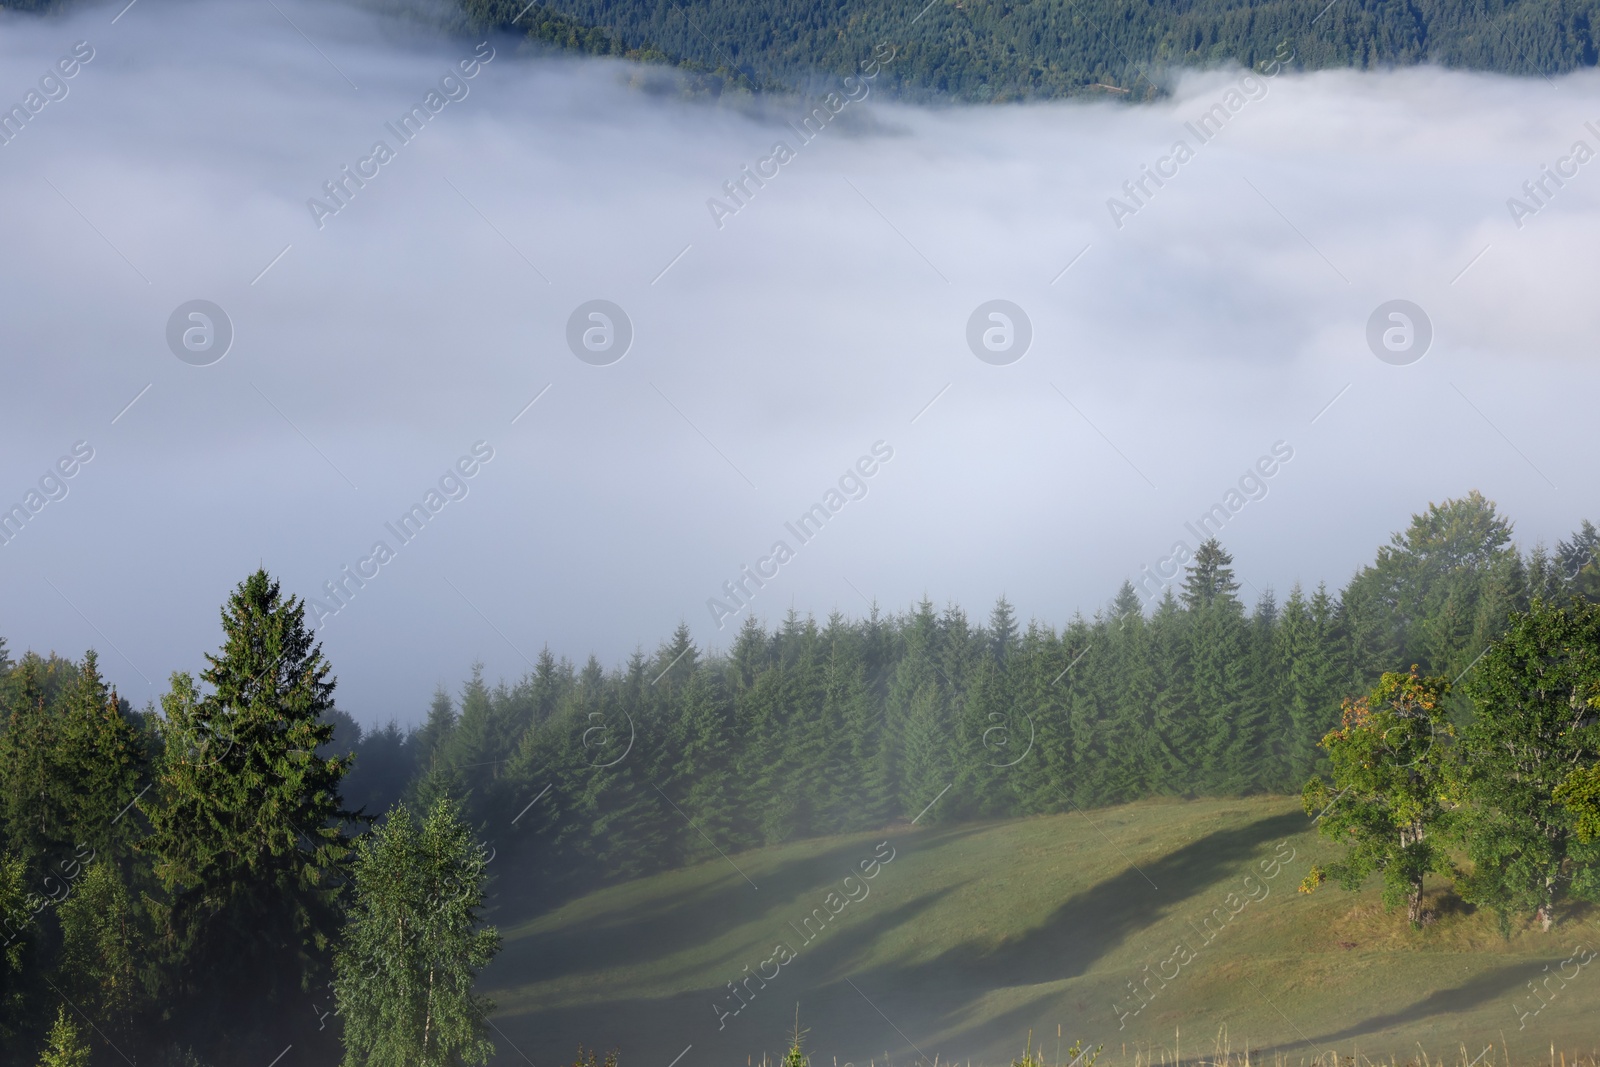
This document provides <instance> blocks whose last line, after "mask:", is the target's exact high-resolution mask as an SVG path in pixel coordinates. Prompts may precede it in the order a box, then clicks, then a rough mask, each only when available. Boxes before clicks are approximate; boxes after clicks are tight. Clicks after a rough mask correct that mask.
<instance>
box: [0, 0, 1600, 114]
mask: <svg viewBox="0 0 1600 1067" xmlns="http://www.w3.org/2000/svg"><path fill="white" fill-rule="evenodd" d="M357 2H358V3H361V5H362V6H366V7H370V8H374V9H376V10H379V11H387V12H392V13H394V14H397V15H399V16H401V17H403V18H406V19H408V20H413V21H422V22H425V23H434V24H440V23H442V24H443V25H444V26H446V27H447V28H450V29H453V30H456V31H459V32H467V31H468V30H471V31H473V32H481V31H483V30H488V29H496V30H502V31H505V32H509V33H513V34H515V35H517V36H520V37H523V38H525V39H526V40H527V41H529V42H530V44H533V45H535V46H541V47H544V48H549V49H555V50H560V51H567V52H575V53H579V54H583V55H598V56H614V57H617V58H622V59H628V60H632V61H635V62H639V63H642V64H651V65H662V66H666V67H672V68H676V69H678V70H679V71H681V72H683V73H684V74H686V75H688V77H687V79H686V80H684V81H683V82H682V83H681V87H682V89H683V90H684V91H686V92H689V93H691V94H709V95H719V94H721V93H723V92H725V91H734V92H763V91H779V92H809V91H819V90H823V89H824V88H826V89H836V88H837V87H838V79H840V78H843V77H845V76H847V75H851V74H856V75H859V74H860V72H861V70H862V64H863V63H864V62H867V61H868V60H869V59H870V57H871V56H872V55H873V52H874V49H875V48H878V47H879V46H886V47H887V48H888V49H892V51H893V54H894V56H895V58H894V60H893V61H892V62H891V63H888V64H884V65H883V70H884V73H885V74H886V75H887V76H886V77H883V78H881V79H878V80H876V81H874V83H873V85H872V88H873V89H875V90H877V91H878V92H882V93H887V94H890V95H895V96H899V97H901V98H903V99H909V100H916V101H924V102H926V101H935V100H958V101H970V102H990V101H993V102H1001V101H1011V100H1025V99H1051V98H1058V97H1065V96H1076V95H1083V94H1111V95H1114V96H1117V97H1119V98H1122V99H1129V100H1144V99H1150V98H1152V97H1156V96H1159V95H1161V94H1162V93H1163V92H1164V91H1165V90H1166V89H1167V88H1168V87H1169V86H1170V79H1171V76H1172V74H1173V72H1174V70H1175V69H1176V68H1185V67H1205V66H1215V65H1219V64H1229V63H1232V64H1239V65H1241V66H1244V67H1247V68H1250V69H1252V70H1257V71H1264V72H1266V73H1269V74H1276V73H1277V72H1278V70H1279V69H1283V68H1291V69H1299V70H1322V69H1327V68H1337V67H1353V68H1356V69H1359V70H1370V69H1374V68H1384V67H1397V66H1410V65H1413V64H1417V63H1437V64H1440V65H1442V66H1446V67H1456V68H1462V69H1466V70H1481V71H1494V72H1497V73H1501V74H1515V75H1525V76H1532V75H1544V76H1550V75H1555V74H1562V73H1566V72H1567V71H1572V70H1577V69H1579V68H1583V67H1592V66H1595V65H1596V62H1597V60H1600V48H1597V47H1596V43H1595V24H1596V22H1597V21H1600V18H1597V12H1600V0H1332V2H1331V3H1329V2H1327V0H1179V2H1175V3H1156V2H1153V0H1017V2H1008V0H932V2H931V3H929V2H928V0H856V2H852V3H849V4H842V3H819V2H817V0H765V2H763V3H759V4H755V3H750V2H748V0H682V2H679V0H543V2H538V3H531V4H530V3H527V2H526V0H454V2H453V5H447V6H444V7H443V8H433V7H429V6H426V5H418V4H416V3H414V2H413V0H357ZM70 3H71V0H0V10H6V9H13V10H22V11H29V10H32V11H42V10H52V9H59V8H62V7H66V6H69V5H70ZM925 4H926V7H925V6H924V5H925Z"/></svg>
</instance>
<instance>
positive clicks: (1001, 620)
mask: <svg viewBox="0 0 1600 1067" xmlns="http://www.w3.org/2000/svg"><path fill="white" fill-rule="evenodd" d="M1016 645H1017V613H1016V612H1015V611H1014V610H1012V607H1011V602H1010V601H1009V600H1007V599H1006V598H1005V596H1004V595H1003V594H1002V595H1001V597H1000V599H999V600H996V601H995V602H994V610H993V611H991V612H990V613H989V647H990V649H991V651H992V652H993V654H994V658H995V660H996V661H998V662H1004V661H1005V658H1006V655H1007V653H1009V652H1010V651H1011V650H1012V649H1013V648H1015V647H1016Z"/></svg>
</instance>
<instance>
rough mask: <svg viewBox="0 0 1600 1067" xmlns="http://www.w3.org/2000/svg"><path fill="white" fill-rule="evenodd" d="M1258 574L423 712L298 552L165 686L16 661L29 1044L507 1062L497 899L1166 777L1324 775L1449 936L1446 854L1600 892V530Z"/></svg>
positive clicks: (831, 636)
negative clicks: (1055, 619) (339, 676)
mask: <svg viewBox="0 0 1600 1067" xmlns="http://www.w3.org/2000/svg"><path fill="white" fill-rule="evenodd" d="M1232 564H1233V560H1232V557H1231V556H1230V555H1229V554H1228V552H1227V551H1226V549H1225V548H1223V546H1222V545H1221V544H1220V543H1218V542H1217V541H1216V540H1214V539H1213V540H1210V541H1207V542H1205V543H1203V544H1202V545H1201V546H1200V547H1199V548H1198V549H1197V550H1196V551H1195V552H1194V553H1193V558H1192V559H1189V560H1188V561H1187V564H1186V567H1185V571H1184V574H1183V576H1182V579H1181V581H1180V582H1178V583H1175V585H1171V586H1167V587H1166V588H1165V589H1164V590H1163V591H1162V593H1161V595H1160V596H1159V598H1156V597H1152V598H1151V603H1150V604H1149V605H1148V606H1147V605H1146V604H1145V603H1144V602H1142V600H1141V597H1140V595H1139V594H1138V593H1137V592H1136V591H1135V588H1134V586H1133V584H1132V583H1131V582H1130V583H1125V584H1124V585H1123V587H1122V589H1121V590H1120V591H1119V592H1118V594H1117V596H1116V597H1115V598H1114V599H1113V600H1112V601H1110V602H1109V603H1108V604H1106V605H1105V606H1104V608H1102V609H1101V610H1100V611H1098V612H1096V614H1095V615H1094V617H1093V618H1083V617H1081V616H1080V617H1076V618H1074V619H1072V620H1071V621H1070V622H1068V623H1067V624H1066V625H1065V626H1064V627H1062V628H1061V629H1059V630H1058V629H1056V628H1055V627H1053V626H1051V625H1049V624H1047V623H1044V622H1040V621H1037V620H1035V621H1033V622H1030V623H1028V624H1027V625H1023V624H1022V623H1021V622H1020V621H1019V620H1018V618H1017V617H1016V615H1015V613H1014V612H1013V610H1012V609H1011V607H1010V605H1009V604H1008V603H1007V602H1006V600H1005V598H1004V597H1001V598H1000V599H999V600H998V601H997V602H996V603H995V605H994V607H993V609H992V610H991V611H990V612H989V613H988V615H987V617H986V618H983V619H982V620H979V621H973V620H970V619H969V618H968V616H967V614H966V613H965V612H964V611H963V610H962V609H961V608H960V607H959V606H956V605H949V606H946V607H944V608H942V609H936V608H935V607H934V605H932V604H931V603H929V602H927V601H926V600H924V601H923V602H921V603H919V604H917V605H915V606H913V607H912V608H910V609H909V610H906V611H904V612H901V613H898V614H890V613H884V612H880V611H879V610H878V609H877V608H876V607H874V609H873V610H872V611H871V612H870V613H869V614H867V615H866V616H864V617H860V618H846V617H844V616H842V615H838V614H835V615H833V616H832V617H830V618H829V619H827V620H826V621H825V622H824V623H821V624H819V623H818V621H817V620H815V619H813V618H809V617H805V618H802V617H799V616H797V615H795V614H794V613H793V612H790V613H789V614H788V615H787V616H786V617H785V618H783V619H782V620H781V622H779V623H778V624H777V625H776V626H775V627H773V628H769V627H768V626H767V625H765V624H763V623H762V622H761V621H758V620H757V619H755V618H753V617H752V618H746V619H745V621H744V623H743V625H742V627H741V628H740V629H739V630H738V633H737V636H736V637H735V638H733V639H732V641H731V643H730V645H729V647H727V648H726V649H723V650H713V649H708V648H701V647H699V646H698V645H697V644H696V642H695V641H694V639H693V637H692V635H691V633H690V629H689V627H688V626H687V625H682V626H680V627H679V628H678V630H677V632H676V633H674V634H673V635H672V637H671V639H670V640H667V641H665V642H663V643H662V644H661V645H660V646H659V647H658V648H656V649H655V650H654V651H653V652H649V653H646V652H645V651H643V650H640V651H638V652H636V653H635V654H634V655H633V656H632V657H631V658H630V659H629V660H628V662H627V663H626V664H622V665H613V666H610V667H606V666H603V665H602V664H601V663H599V662H598V661H597V660H596V659H594V658H593V657H591V658H589V659H588V661H587V662H586V663H584V664H583V665H582V666H581V667H580V666H578V665H576V664H574V663H572V662H571V661H569V660H566V659H556V658H554V657H553V656H552V655H551V654H550V653H549V652H548V651H545V652H544V653H542V654H541V655H540V657H539V659H538V662H537V664H536V665H535V666H534V667H533V669H531V670H530V671H529V672H528V673H527V674H525V675H524V676H523V677H521V678H520V679H518V680H516V681H515V682H514V683H507V682H500V683H491V682H490V681H489V680H487V679H485V678H484V677H483V674H482V672H481V670H480V671H475V672H474V674H473V676H472V677H471V678H469V679H467V680H466V681H465V682H464V683H463V684H462V685H461V687H460V689H459V691H457V692H455V693H450V692H445V691H442V690H441V691H439V692H437V693H435V694H434V696H433V698H432V702H431V705H430V706H429V710H428V713H427V718H426V720H425V722H423V723H422V724H421V725H420V726H419V727H416V728H414V729H404V728H402V727H400V726H399V725H398V724H397V723H396V722H395V721H390V722H389V723H388V724H387V725H385V726H382V727H378V728H369V729H365V730H364V729H362V728H361V727H360V726H358V725H357V724H356V722H355V721H354V720H353V719H352V718H351V717H350V716H349V715H348V714H346V713H344V712H342V711H340V710H338V708H337V707H336V705H335V701H334V691H335V676H334V674H333V665H332V664H330V663H329V662H328V661H327V659H326V658H325V657H324V656H323V654H322V651H321V647H320V645H319V644H318V643H317V641H316V635H315V633H314V632H312V631H311V630H310V628H309V627H308V625H307V618H306V608H305V603H304V602H303V601H301V600H299V599H298V598H295V597H293V596H290V595H287V594H286V593H284V592H283V591H282V590H281V588H280V586H279V584H278V583H277V582H276V581H275V580H274V579H272V578H271V577H270V576H269V575H268V574H267V573H265V572H257V573H255V574H252V575H250V576H248V577H247V578H245V579H244V580H243V581H242V582H241V583H240V584H239V586H238V587H237V588H236V589H235V590H234V591H233V592H232V593H231V594H230V595H229V597H228V599H227V600H226V602H225V603H224V605H223V607H222V613H221V622H222V635H221V641H220V644H219V646H218V648H217V650H216V651H215V652H213V653H210V654H208V656H207V662H208V664H209V665H208V667H207V668H206V669H205V670H204V671H203V672H202V673H201V675H200V676H199V677H198V678H195V677H192V676H190V675H188V674H185V673H175V674H174V675H173V676H172V678H171V681H170V684H169V688H168V689H167V691H166V693H165V694H164V695H163V696H162V697H161V700H160V704H159V707H146V708H133V707H131V706H130V704H129V702H128V701H127V700H125V699H122V698H120V697H119V696H118V695H117V693H116V691H115V690H114V689H113V688H110V687H109V686H108V684H107V682H106V681H105V679H104V677H103V676H102V674H101V670H100V666H99V661H98V657H97V656H96V653H95V651H93V650H90V651H88V652H86V653H85V654H84V655H83V657H82V658H81V659H77V660H73V659H70V658H63V657H61V656H58V655H56V654H54V653H51V654H49V655H40V654H38V653H37V652H32V651H28V652H23V653H21V654H20V655H19V656H17V657H16V658H15V659H13V658H12V656H11V654H9V653H6V652H4V646H3V645H0V668H3V670H4V676H3V677H4V688H3V689H0V700H3V702H4V703H3V707H4V711H5V719H4V723H3V732H0V776H3V778H0V781H3V788H0V795H3V797H4V805H5V807H4V814H3V823H0V825H3V831H4V838H3V841H4V854H3V855H4V861H3V866H0V877H3V881H0V890H3V893H4V895H3V897H0V905H3V908H4V912H5V916H6V918H5V923H6V929H7V938H8V939H7V944H6V949H5V956H4V967H5V970H4V972H3V977H4V984H3V986H0V991H3V997H4V1008H5V1015H4V1019H5V1028H4V1031H3V1033H0V1040H3V1042H4V1055H5V1060H6V1062H8V1063H10V1062H31V1060H30V1057H33V1056H36V1055H38V1054H39V1052H40V1050H41V1049H43V1050H44V1051H43V1059H42V1060H40V1062H42V1063H46V1064H66V1063H73V1064H79V1063H89V1062H91V1060H92V1062H95V1063H99V1062H108V1063H109V1062H113V1061H114V1060H115V1059H116V1057H117V1056H119V1055H123V1056H128V1057H130V1058H132V1057H134V1056H138V1057H139V1062H145V1063H174V1064H178V1063H195V1062H217V1063H238V1062H249V1060H248V1057H249V1056H251V1055H253V1054H254V1053H255V1052H256V1051H257V1050H259V1049H262V1048H265V1047H266V1046H267V1045H269V1044H271V1043H272V1042H273V1041H280V1042H281V1043H283V1044H285V1045H290V1046H293V1045H295V1044H301V1045H302V1046H305V1045H310V1046H317V1045H319V1044H320V1045H321V1046H322V1047H323V1049H324V1055H325V1056H332V1055H333V1054H334V1050H336V1048H337V1044H336V1042H335V1038H334V1035H335V1034H337V1035H340V1039H342V1041H343V1049H344V1053H345V1057H346V1062H349V1063H374V1064H377V1063H385V1064H402V1063H405V1064H412V1063H416V1064H434V1063H437V1064H446V1063H457V1062H460V1063H471V1062H481V1061H482V1060H483V1058H484V1057H485V1056H486V1055H487V1054H488V1053H489V1052H490V1051H491V1050H492V1049H493V1047H494V1046H493V1044H492V1042H491V1041H490V1040H489V1038H490V1036H492V1031H490V1030H489V1029H488V1027H487V1026H486V1025H485V1022H486V1019H487V1013H489V1012H492V1011H493V1008H494V1006H493V1004H492V1003H491V1002H490V1001H489V1000H488V999H487V998H486V997H484V996H482V995H480V994H478V993H476V992H475V991H474V978H475V976H476V974H477V972H478V970H479V969H480V968H482V967H483V965H484V964H486V963H487V962H489V960H490V959H491V958H492V957H493V955H494V953H495V951H496V949H497V947H498V944H499V940H500V938H499V935H498V934H497V932H496V930H495V928H494V927H493V926H489V925H484V920H485V918H492V916H493V914H494V912H495V911H497V910H504V909H503V906H502V907H498V908H497V907H495V906H492V905H490V904H489V903H488V902H489V901H490V900H492V899H493V898H494V897H495V895H496V893H499V894H500V895H505V894H509V893H515V894H516V895H517V896H518V897H519V898H521V906H524V907H526V906H528V905H530V904H533V905H534V906H536V907H537V906H541V904H542V906H549V905H551V904H554V903H556V902H559V901H560V900H562V899H564V898H566V897H570V896H571V895H572V894H574V893H577V892H581V891H585V890H591V889H593V888H595V887H596V886H600V885H603V884H606V883H608V882H617V881H622V880H627V879H632V878H638V877H640V876H642V875H645V874H649V873H651V872H654V871H658V870H662V869H666V868H672V867H678V866H683V865H689V864H694V863H696V862H698V861H702V860H706V859H714V858H715V857H716V856H718V855H719V854H721V855H724V856H725V855H726V854H728V853H737V852H742V851H745V850H749V849H752V848H757V847H760V846H768V845H775V844H780V843H783V842H789V841H794V840H797V839H802V838H808V837H818V836H822V835H836V834H850V833H854V832H859V831H881V830H884V829H885V828H890V827H903V826H905V825H906V824H908V823H911V822H912V821H917V822H922V821H924V820H925V821H926V823H928V824H930V825H937V824H946V823H964V822H976V821H981V820H995V819H1006V818H1014V817H1019V816H1032V815H1043V814H1047V813H1058V812H1064V811H1072V810H1082V809H1090V808H1104V807H1107V806H1111V805H1118V804H1124V803H1127V802H1129V801H1134V800H1138V799H1141V798H1149V797H1188V798H1196V797H1242V796H1249V795H1252V794H1292V793H1298V792H1300V791H1301V789H1302V787H1303V788H1304V792H1305V800H1304V803H1305V807H1306V811H1307V814H1309V815H1318V814H1319V809H1320V814H1321V815H1322V817H1324V818H1326V819H1327V826H1328V827H1330V828H1331V836H1333V837H1335V838H1336V839H1338V840H1339V841H1341V842H1342V843H1344V844H1345V845H1346V846H1347V849H1348V852H1347V854H1345V855H1342V856H1340V858H1339V859H1338V861H1337V862H1334V863H1331V864H1329V866H1328V867H1327V869H1326V870H1324V869H1322V868H1321V867H1317V868H1313V869H1312V870H1311V871H1310V872H1309V873H1308V874H1307V875H1306V881H1305V884H1304V885H1303V886H1302V889H1304V890H1311V889H1315V888H1316V886H1317V885H1319V884H1320V883H1321V882H1323V881H1324V880H1326V879H1327V878H1328V876H1329V875H1330V874H1331V875H1333V876H1334V877H1335V878H1336V879H1342V880H1343V881H1344V882H1345V883H1346V884H1347V886H1348V887H1349V888H1352V889H1354V888H1359V887H1360V886H1361V884H1362V882H1363V881H1364V880H1365V879H1366V878H1367V877H1368V876H1369V875H1371V874H1373V873H1375V872H1381V873H1382V875H1383V880H1384V882H1385V885H1386V886H1388V887H1389V888H1388V889H1387V890H1386V900H1387V901H1388V902H1390V903H1391V904H1405V905H1406V906H1407V908H1408V915H1407V918H1408V919H1409V921H1410V922H1411V923H1412V924H1413V925H1416V924H1419V923H1421V922H1423V921H1424V920H1425V919H1426V918H1428V917H1427V916H1425V915H1424V913H1423V911H1422V909H1421V903H1422V897H1421V888H1422V885H1423V879H1424V876H1425V875H1429V874H1434V875H1442V876H1449V877H1452V878H1455V879H1456V892H1457V893H1458V894H1459V897H1460V899H1461V900H1462V901H1464V902H1466V904H1467V905H1468V906H1475V907H1477V908H1481V909H1485V911H1486V912H1492V913H1494V914H1495V915H1497V916H1498V922H1499V923H1500V924H1501V926H1502V927H1504V928H1505V929H1507V930H1509V929H1510V928H1511V925H1512V924H1514V923H1515V924H1521V923H1525V922H1534V923H1536V924H1538V925H1539V926H1540V927H1541V928H1544V929H1548V928H1549V927H1550V926H1551V925H1555V924H1559V923H1560V922H1561V921H1562V919H1563V918H1565V917H1567V915H1568V913H1569V911H1570V909H1571V908H1572V907H1575V906H1576V907H1585V906H1587V905H1585V904H1583V903H1582V902H1584V901H1593V900H1597V899H1600V841H1597V840H1596V838H1597V837H1600V744H1597V739H1600V734H1597V732H1596V726H1597V722H1600V710H1597V709H1600V531H1597V530H1596V528H1595V527H1594V526H1592V525H1591V524H1589V523H1587V522H1585V523H1584V524H1583V525H1582V527H1581V528H1580V529H1579V530H1578V531H1576V532H1575V533H1574V534H1573V535H1572V537H1571V538H1570V539H1569V540H1563V541H1561V542H1560V543H1559V544H1558V545H1557V546H1556V547H1555V549H1554V550H1553V551H1551V550H1547V549H1546V548H1545V547H1544V546H1535V547H1533V548H1532V549H1531V550H1526V551H1525V550H1523V549H1520V548H1519V547H1518V546H1517V544H1516V543H1515V542H1514V541H1513V539H1512V526H1511V523H1510V521H1509V520H1508V519H1507V518H1506V517H1505V516H1503V515H1501V514H1500V513H1499V512H1498V511H1497V509H1496V508H1495V506H1494V504H1492V503H1491V502H1489V501H1487V500H1486V499H1484V498H1483V497H1482V496H1480V495H1478V494H1476V493H1473V494H1471V495H1469V496H1467V497H1463V498H1459V499H1454V500H1448V501H1446V502H1444V503H1442V504H1435V505H1430V506H1429V507H1428V508H1427V510H1425V511H1424V512H1422V513H1420V514H1418V515H1416V516H1415V517H1414V519H1413V520H1412V522H1411V524H1410V526H1409V527H1407V528H1406V529H1405V530H1403V531H1400V532H1398V533H1396V534H1395V535H1394V538H1393V540H1392V542H1391V543H1390V544H1388V545H1385V546H1383V547H1382V548H1381V549H1380V550H1379V551H1378V554H1377V556H1376V558H1375V559H1374V560H1373V562H1372V563H1371V564H1369V565H1367V566H1365V567H1363V568H1362V569H1361V570H1360V572H1359V573H1357V574H1356V575H1355V576H1354V577H1353V578H1352V579H1351V580H1350V581H1349V582H1348V583H1347V584H1346V585H1345V586H1344V588H1343V589H1341V590H1339V591H1338V592H1337V593H1334V592H1330V591H1329V590H1328V589H1327V587H1326V586H1325V585H1319V586H1317V587H1316V588H1315V589H1314V590H1312V591H1311V592H1310V593H1309V594H1308V593H1307V592H1306V591H1305V590H1304V589H1303V588H1301V587H1300V586H1298V585H1297V586H1296V587H1295V588H1294V589H1292V590H1291V591H1290V592H1289V594H1288V595H1287V597H1285V598H1283V600H1282V602H1281V603H1280V602H1279V600H1278V598H1277V597H1276V596H1275V595H1274V593H1273V591H1272V590H1262V591H1260V592H1259V593H1258V595H1256V596H1255V597H1254V598H1252V600H1251V601H1248V602H1247V600H1246V599H1245V598H1243V597H1241V592H1240V584H1239V582H1238V581H1237V579H1236V578H1235V576H1234V570H1233V566H1232ZM1369 693H1370V696H1369ZM422 701H423V697H422V695H420V694H419V698H418V702H419V704H420V703H421V702H422ZM1529 760H1533V761H1534V764H1535V765H1537V766H1538V768H1539V769H1538V771H1537V772H1530V765H1529V762H1528V761H1529ZM1325 832H1328V831H1325ZM491 840H492V845H490V844H489V842H490V841H491ZM1457 857H1460V862H1458V861H1457ZM519 860H521V861H522V863H521V865H520V868H519V873H518V874H517V875H516V876H515V877H516V884H515V886H514V887H513V886H512V885H510V884H507V885H501V886H496V884H495V882H496V875H495V871H496V870H500V871H504V870H506V869H507V868H510V867H517V866H518V861H519ZM491 862H494V863H497V864H498V866H491ZM63 1004H70V1005H72V1008H71V1009H70V1010H68V1009H67V1008H66V1007H62V1006H60V1005H63ZM330 1020H331V1021H332V1026H331V1027H330V1026H329V1022H330ZM800 1036H801V1035H800V1034H799V1033H798V1032H797V1033H796V1035H795V1036H794V1039H793V1040H794V1041H795V1042H796V1044H797V1045H798V1043H799V1041H800ZM599 1037H600V1035H596V1038H597V1039H598V1038H599ZM580 1058H581V1057H580ZM329 1062H331V1060H329Z"/></svg>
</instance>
